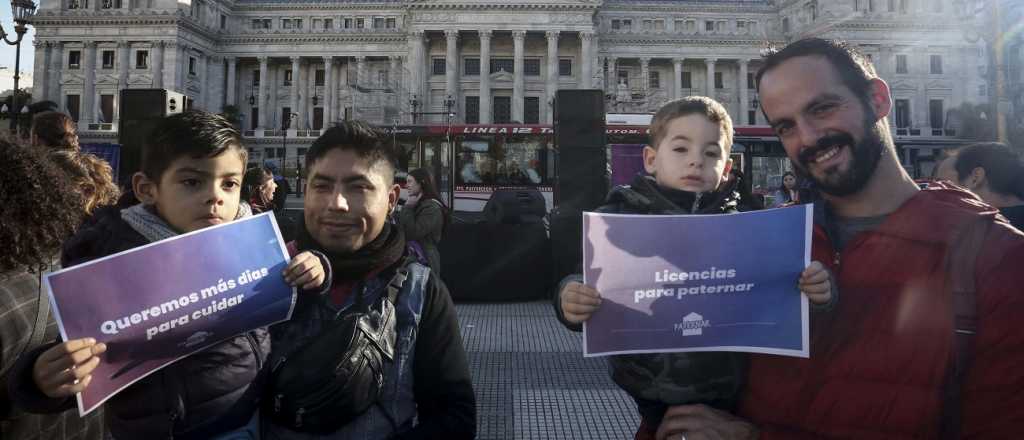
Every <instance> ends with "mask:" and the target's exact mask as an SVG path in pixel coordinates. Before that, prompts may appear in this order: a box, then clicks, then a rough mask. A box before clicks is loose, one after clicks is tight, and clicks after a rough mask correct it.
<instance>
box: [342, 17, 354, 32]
mask: <svg viewBox="0 0 1024 440" xmlns="http://www.w3.org/2000/svg"><path fill="white" fill-rule="evenodd" d="M342 27H343V28H345V29H352V19H351V18H346V19H345V20H343V21H342Z"/></svg>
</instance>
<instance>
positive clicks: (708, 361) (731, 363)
mask: <svg viewBox="0 0 1024 440" xmlns="http://www.w3.org/2000/svg"><path fill="white" fill-rule="evenodd" d="M732 131H733V130H732V120H731V119H730V118H729V114H728V112H726V110H725V108H724V107H722V105H721V104H719V103H718V102H716V101H714V100H712V99H710V98H706V97H687V98H683V99H679V100H676V101H672V102H669V103H668V104H665V105H664V106H663V107H662V108H661V109H659V110H658V113H657V114H655V116H654V119H653V120H652V121H651V145H649V146H646V147H644V150H643V160H644V169H645V170H646V171H647V174H648V175H638V176H637V177H636V178H635V179H634V180H633V182H632V184H631V185H629V186H622V187H616V188H614V189H612V191H611V192H610V193H609V195H608V199H607V202H606V203H605V205H603V206H601V207H600V208H598V209H597V211H598V212H605V213H630V214H725V213H732V212H736V204H737V201H738V196H737V195H736V193H735V192H734V189H735V185H736V183H737V182H736V181H733V182H731V183H730V181H729V179H728V176H729V171H730V169H731V168H732V161H731V159H729V150H730V148H731V147H732ZM830 278H831V277H830V275H829V273H828V271H827V270H825V269H824V267H823V266H822V265H821V263H819V262H813V263H811V264H810V265H809V266H808V267H807V268H806V269H805V270H804V272H803V273H802V274H801V277H800V280H799V286H800V290H801V291H802V292H804V294H806V295H807V297H808V299H809V300H810V301H811V302H812V303H814V304H819V305H821V304H827V303H829V302H830V301H831V300H832V298H833V295H832V290H831V289H832V287H831V286H832V284H831V281H830ZM580 279H581V277H580V276H579V275H570V276H569V277H567V278H566V280H565V281H563V286H562V288H560V289H559V293H558V298H557V299H556V301H555V304H556V309H557V312H558V317H559V319H560V320H561V321H562V323H563V324H565V325H566V326H567V327H569V328H570V329H572V330H579V329H580V328H581V326H582V323H583V322H584V321H586V320H588V319H589V318H590V316H591V315H592V314H593V313H594V312H595V311H596V310H597V309H598V307H600V306H601V295H600V294H599V292H597V291H596V290H595V289H594V288H593V287H590V286H587V285H584V284H582V283H581V282H579V281H580ZM610 362H611V365H612V378H613V380H615V382H616V383H617V384H618V385H619V386H620V387H622V388H623V389H624V390H626V391H627V392H628V393H629V394H630V395H631V396H632V397H633V399H634V400H635V401H636V403H637V409H638V410H639V411H640V415H641V425H640V428H639V430H638V431H637V439H642V438H654V434H655V431H656V430H657V429H658V425H659V424H660V423H661V420H662V418H663V417H664V414H665V411H666V410H667V409H668V407H669V406H672V405H687V404H706V405H709V406H712V407H715V408H718V409H723V410H727V411H731V410H732V409H733V408H734V407H735V405H736V399H737V397H738V395H739V391H740V387H741V385H742V383H743V381H744V379H745V374H746V363H747V358H746V355H745V354H741V353H731V352H705V353H670V354H641V355H619V356H613V357H612V358H611V359H610Z"/></svg>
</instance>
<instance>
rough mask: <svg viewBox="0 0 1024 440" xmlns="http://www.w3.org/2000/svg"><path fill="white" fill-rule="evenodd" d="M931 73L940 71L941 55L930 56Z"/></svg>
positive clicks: (939, 72)
mask: <svg viewBox="0 0 1024 440" xmlns="http://www.w3.org/2000/svg"><path fill="white" fill-rule="evenodd" d="M930 61H931V63H929V64H931V73H933V74H941V73H942V55H932V56H931V60H930Z"/></svg>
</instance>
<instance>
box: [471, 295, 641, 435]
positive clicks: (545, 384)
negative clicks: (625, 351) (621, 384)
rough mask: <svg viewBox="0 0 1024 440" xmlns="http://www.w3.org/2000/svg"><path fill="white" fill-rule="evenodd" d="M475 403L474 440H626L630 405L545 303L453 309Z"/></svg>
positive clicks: (631, 425) (632, 425) (633, 421)
mask: <svg viewBox="0 0 1024 440" xmlns="http://www.w3.org/2000/svg"><path fill="white" fill-rule="evenodd" d="M455 308H456V311H457V313H458V316H459V323H460V330H461V331H462V340H463V343H464V344H465V347H466V351H467V354H468V356H469V367H470V370H471V372H472V375H473V385H474V388H475V390H476V399H477V438H478V439H481V440H489V439H492V440H507V439H516V440H518V439H579V440H604V439H631V438H633V433H634V431H635V429H636V427H637V425H639V423H640V422H639V418H638V416H637V414H636V408H635V406H634V404H633V401H632V399H630V398H629V396H628V395H626V394H625V393H624V392H622V391H621V390H619V388H618V387H616V386H615V384H614V383H613V382H612V381H611V378H610V377H609V376H608V366H607V362H606V361H605V359H604V358H584V357H583V355H582V352H583V350H582V334H581V333H574V332H571V331H569V330H566V329H565V327H563V326H562V324H561V323H559V322H558V319H556V318H555V315H554V310H553V309H552V307H551V304H550V303H549V302H547V301H541V302H529V303H510V304H457V305H456V306H455Z"/></svg>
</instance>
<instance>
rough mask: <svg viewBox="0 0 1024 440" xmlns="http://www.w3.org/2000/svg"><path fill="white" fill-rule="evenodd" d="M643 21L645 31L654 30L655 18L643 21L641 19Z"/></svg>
mask: <svg viewBox="0 0 1024 440" xmlns="http://www.w3.org/2000/svg"><path fill="white" fill-rule="evenodd" d="M641 23H642V24H643V29H644V30H645V31H652V30H654V20H650V19H644V20H643V21H641Z"/></svg>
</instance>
